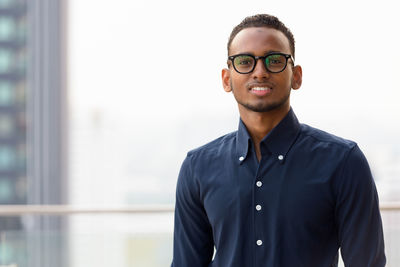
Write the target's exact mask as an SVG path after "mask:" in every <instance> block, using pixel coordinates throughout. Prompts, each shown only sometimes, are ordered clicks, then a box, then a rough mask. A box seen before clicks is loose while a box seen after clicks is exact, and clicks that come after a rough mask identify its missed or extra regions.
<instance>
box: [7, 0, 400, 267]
mask: <svg viewBox="0 0 400 267" xmlns="http://www.w3.org/2000/svg"><path fill="white" fill-rule="evenodd" d="M66 6H67V5H66V0H0V205H33V204H34V205H73V206H77V207H79V206H100V207H101V206H104V207H110V206H111V207H112V206H121V205H140V204H171V205H173V203H174V201H175V184H176V179H177V175H178V172H179V168H180V164H181V162H182V161H183V159H184V157H185V155H186V152H187V151H188V150H190V149H192V148H194V147H197V146H199V145H201V144H204V143H205V142H208V141H210V140H212V139H214V138H216V137H218V136H220V135H222V134H224V133H227V132H230V131H234V130H235V128H236V126H237V125H238V117H237V115H227V113H222V114H219V115H218V116H215V114H203V113H202V111H201V110H199V111H198V113H196V112H194V113H191V114H190V116H186V117H185V116H183V115H182V117H181V118H180V120H176V121H173V122H171V121H163V120H162V119H160V120H159V121H158V122H157V124H156V125H151V124H150V123H148V122H145V121H133V120H132V121H130V120H129V116H130V115H129V111H127V112H121V113H125V115H123V116H113V114H112V113H111V114H110V113H108V112H107V111H106V110H104V109H102V107H98V108H96V109H92V110H89V112H88V113H86V114H81V113H79V112H76V111H75V110H73V105H74V103H69V102H68V99H70V98H68V88H67V82H66V81H67V59H66V55H67V47H66V39H67V30H66V28H67V27H66V16H67V15H66V12H67V11H66V10H67V9H66ZM124 108H126V107H124ZM300 120H301V118H300ZM324 123H325V124H326V125H332V124H335V121H325V122H324ZM365 123H368V122H366V121H352V120H348V121H346V122H344V124H342V125H341V126H340V127H342V130H340V129H339V130H338V131H339V132H340V131H342V132H346V129H347V130H348V129H351V132H352V135H353V136H358V137H360V138H359V140H357V141H359V143H360V146H361V148H362V150H363V151H364V152H365V154H366V156H367V158H368V160H369V162H370V165H371V169H372V171H373V174H374V177H375V181H376V184H377V188H378V193H379V195H380V201H381V202H392V201H400V179H399V177H400V142H399V140H398V136H399V135H400V132H398V131H396V130H395V131H392V130H389V131H382V129H385V128H384V126H382V127H381V125H380V126H379V127H374V128H373V129H370V130H369V131H368V132H366V133H365V130H364V129H365V127H364V128H363V127H362V126H363V125H364V124H365ZM374 124H376V125H377V124H378V122H374ZM396 129H397V128H396ZM382 216H383V219H384V226H385V238H386V241H387V242H388V244H389V245H387V254H388V258H389V259H390V260H391V264H390V265H388V266H389V267H395V266H398V265H399V264H400V258H399V255H400V253H399V247H400V245H399V244H400V226H399V222H400V218H399V217H400V216H399V211H397V212H391V211H385V212H383V213H382ZM172 230H173V213H166V214H155V215H153V214H150V215H149V214H146V215H137V214H134V215H132V214H127V215H113V214H111V215H92V214H86V215H56V216H49V215H21V216H18V215H14V216H3V217H0V266H1V267H2V266H13V267H14V266H15V267H16V266H18V267H39V266H40V267H54V266H57V267H62V266H66V267H80V266H82V267H83V266H110V265H112V266H143V267H153V266H154V267H155V266H157V267H158V266H169V264H170V260H171V257H172Z"/></svg>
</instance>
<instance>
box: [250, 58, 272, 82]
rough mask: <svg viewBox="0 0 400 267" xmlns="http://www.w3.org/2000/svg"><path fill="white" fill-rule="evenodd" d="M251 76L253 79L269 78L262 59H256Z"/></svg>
mask: <svg viewBox="0 0 400 267" xmlns="http://www.w3.org/2000/svg"><path fill="white" fill-rule="evenodd" d="M252 74H253V78H254V79H267V78H268V77H269V72H268V71H267V70H266V68H265V65H264V62H263V59H262V58H258V59H257V61H256V66H255V67H254V70H253V72H252Z"/></svg>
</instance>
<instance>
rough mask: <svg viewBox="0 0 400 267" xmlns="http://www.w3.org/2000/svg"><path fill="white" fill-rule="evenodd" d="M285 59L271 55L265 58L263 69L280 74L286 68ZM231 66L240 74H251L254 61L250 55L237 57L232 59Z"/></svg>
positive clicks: (282, 56) (277, 55)
mask: <svg viewBox="0 0 400 267" xmlns="http://www.w3.org/2000/svg"><path fill="white" fill-rule="evenodd" d="M286 61H287V59H286V57H285V56H284V55H281V54H272V55H269V56H267V57H265V60H264V63H265V67H266V68H267V70H268V71H270V72H281V71H283V70H284V69H285V66H286ZM233 64H234V66H235V69H236V70H237V71H238V72H241V73H249V72H251V71H252V70H253V69H254V67H255V64H256V60H255V58H254V57H253V56H250V55H239V56H236V57H235V58H234V61H233Z"/></svg>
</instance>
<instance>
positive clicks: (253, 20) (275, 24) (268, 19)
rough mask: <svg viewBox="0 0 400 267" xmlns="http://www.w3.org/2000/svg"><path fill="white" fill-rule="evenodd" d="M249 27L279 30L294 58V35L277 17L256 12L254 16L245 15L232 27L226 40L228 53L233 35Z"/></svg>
mask: <svg viewBox="0 0 400 267" xmlns="http://www.w3.org/2000/svg"><path fill="white" fill-rule="evenodd" d="M251 27H267V28H273V29H276V30H278V31H281V32H282V33H283V34H284V35H285V36H286V37H287V38H288V40H289V44H290V50H291V52H292V56H293V58H294V50H295V49H294V36H293V34H292V32H291V31H290V30H289V29H288V28H287V27H286V26H285V24H283V22H282V21H280V20H279V19H278V18H277V17H275V16H272V15H268V14H257V15H254V16H249V17H246V18H245V19H244V20H243V21H242V22H241V23H240V24H239V25H237V26H236V27H235V28H233V30H232V32H231V35H230V36H229V41H228V47H227V48H228V54H229V48H230V46H231V43H232V41H233V39H234V38H235V36H236V35H237V34H238V33H239V32H240V31H241V30H243V29H246V28H251Z"/></svg>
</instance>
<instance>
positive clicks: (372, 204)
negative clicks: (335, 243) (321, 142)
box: [335, 145, 386, 267]
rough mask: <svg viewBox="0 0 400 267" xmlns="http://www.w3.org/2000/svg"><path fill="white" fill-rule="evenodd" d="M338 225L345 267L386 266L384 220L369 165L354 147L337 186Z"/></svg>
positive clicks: (336, 213)
mask: <svg viewBox="0 0 400 267" xmlns="http://www.w3.org/2000/svg"><path fill="white" fill-rule="evenodd" d="M336 186H337V187H336V190H337V192H336V194H337V202H336V211H335V216H336V223H337V229H338V235H339V242H340V247H341V254H342V258H343V262H344V264H345V266H346V267H382V266H385V263H386V258H385V252H384V240H383V230H382V220H381V216H380V212H379V201H378V195H377V192H376V187H375V183H374V181H373V178H372V174H371V171H370V168H369V166H368V162H367V160H366V158H365V156H364V154H363V153H362V152H361V150H360V149H359V148H358V146H357V145H355V146H354V147H353V148H352V150H351V151H350V152H349V153H348V155H347V158H346V159H345V161H344V165H343V168H342V171H341V175H340V182H339V183H338V184H337V185H336Z"/></svg>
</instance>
